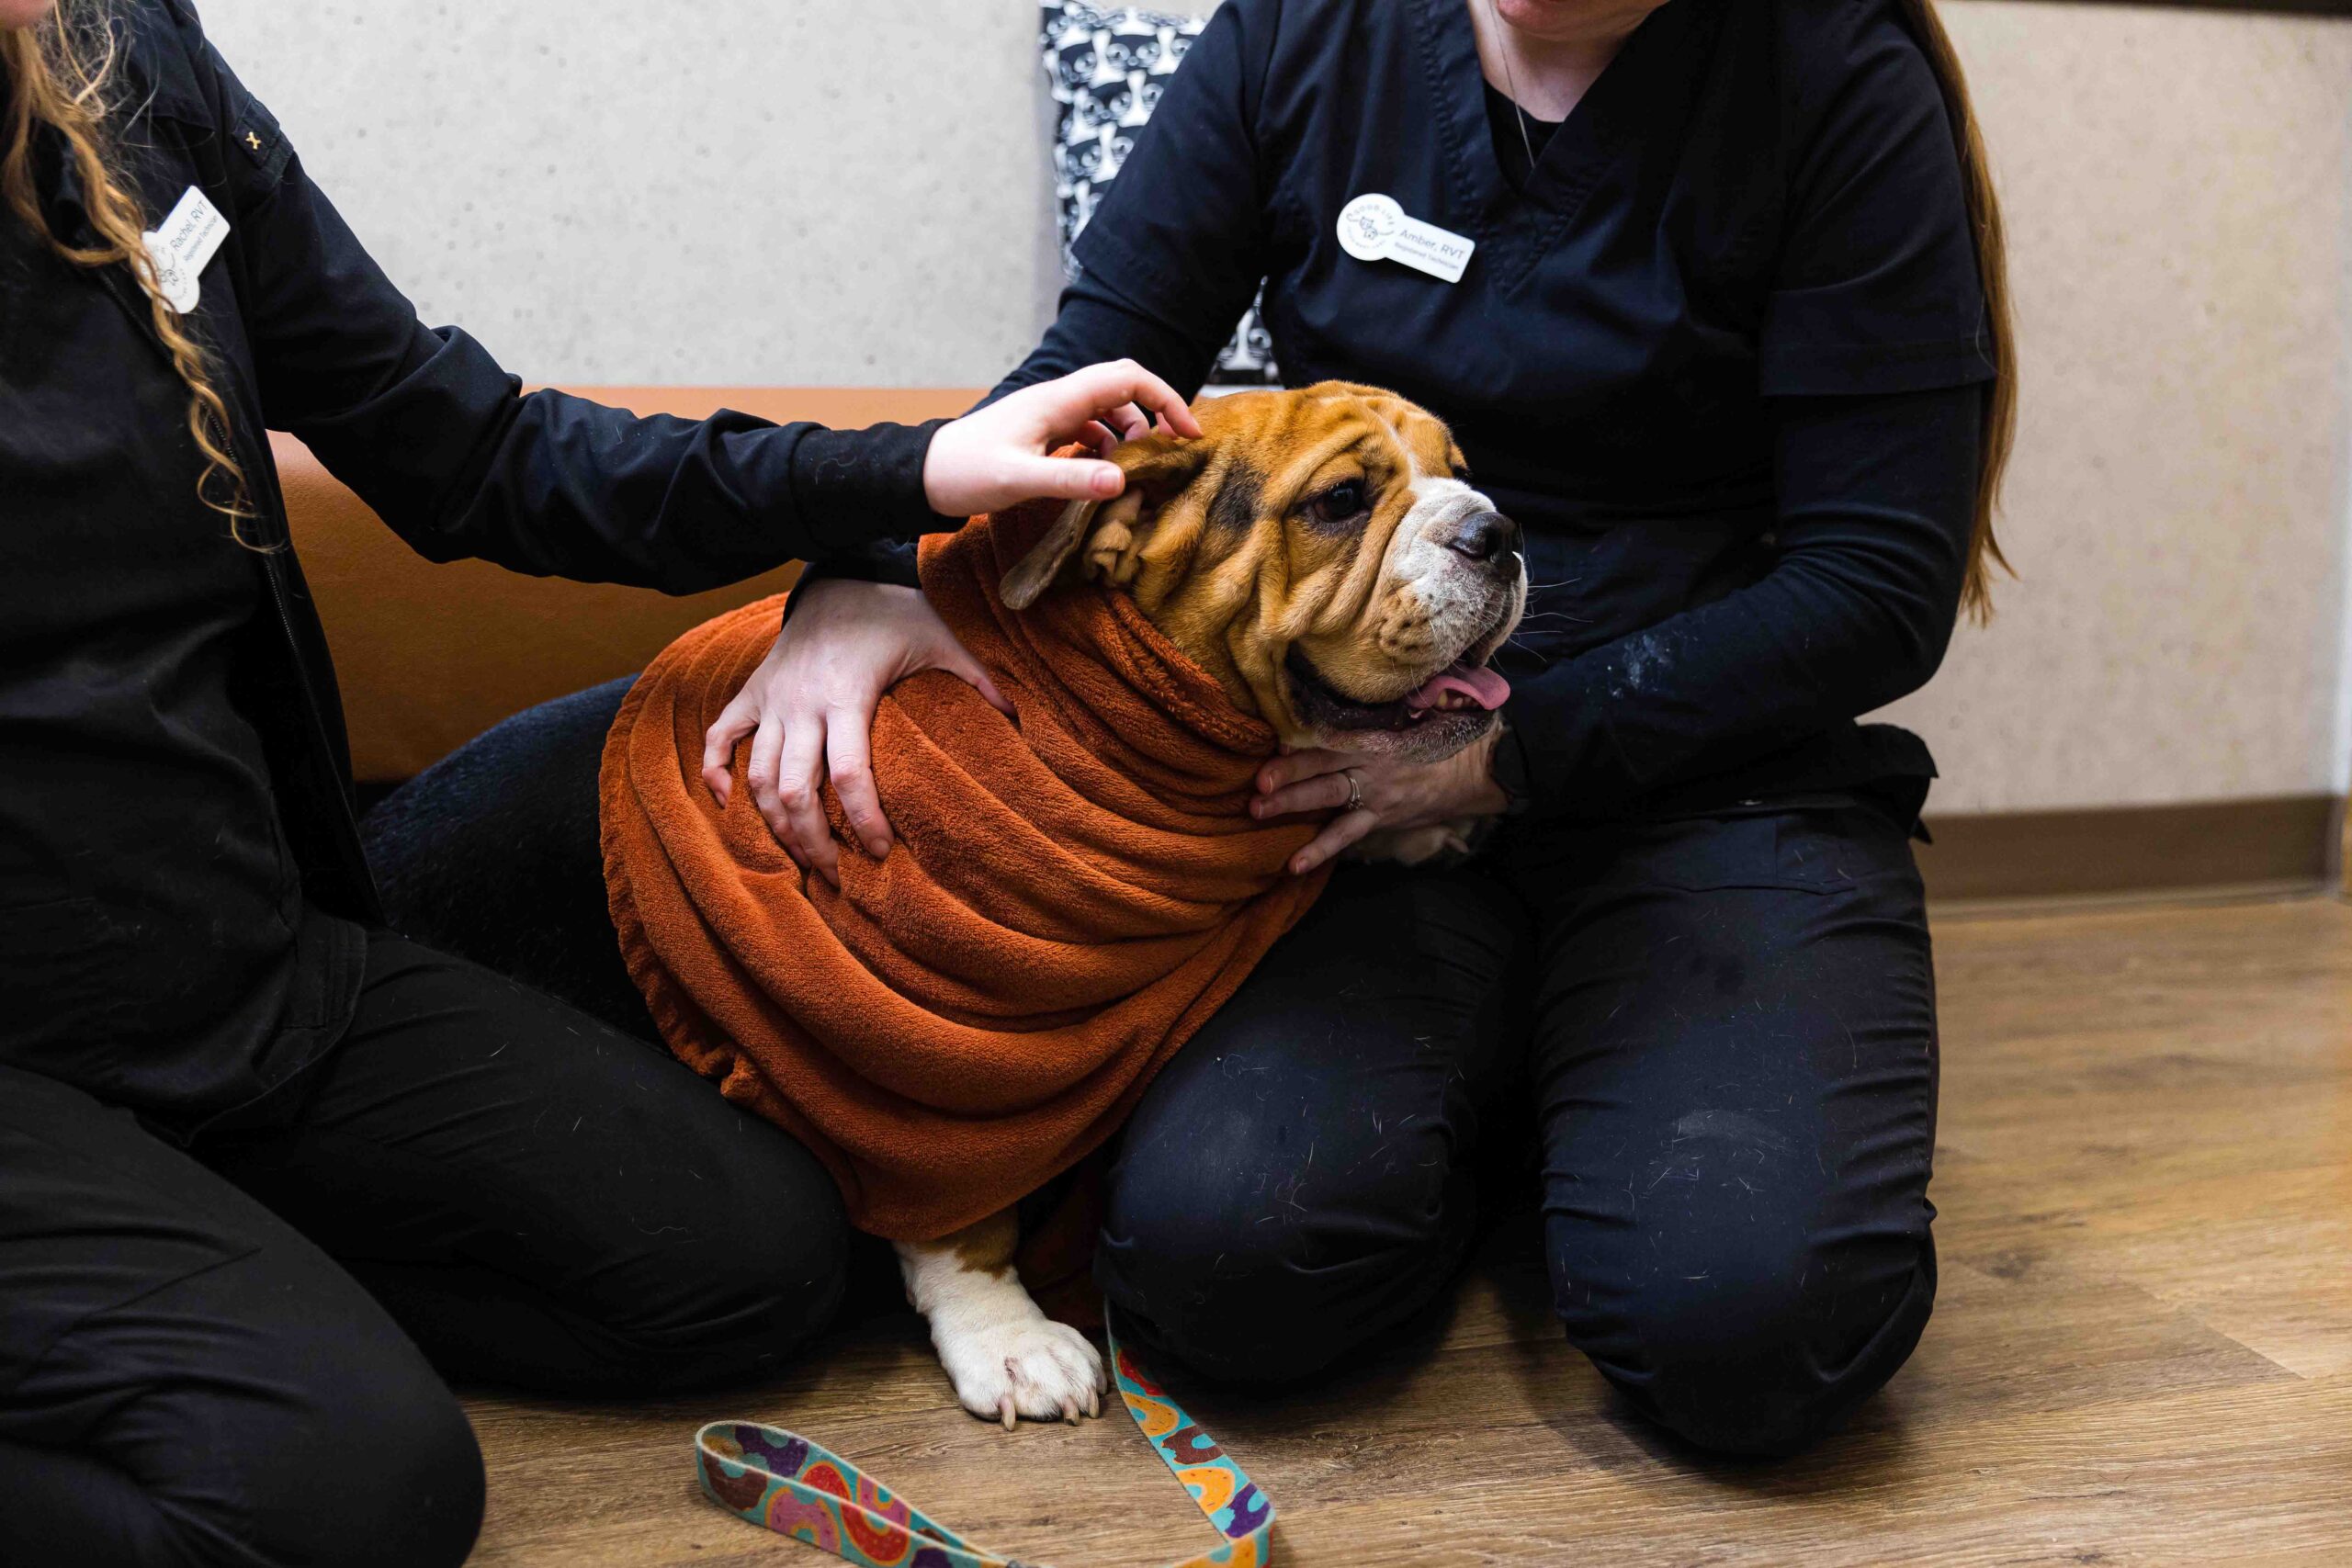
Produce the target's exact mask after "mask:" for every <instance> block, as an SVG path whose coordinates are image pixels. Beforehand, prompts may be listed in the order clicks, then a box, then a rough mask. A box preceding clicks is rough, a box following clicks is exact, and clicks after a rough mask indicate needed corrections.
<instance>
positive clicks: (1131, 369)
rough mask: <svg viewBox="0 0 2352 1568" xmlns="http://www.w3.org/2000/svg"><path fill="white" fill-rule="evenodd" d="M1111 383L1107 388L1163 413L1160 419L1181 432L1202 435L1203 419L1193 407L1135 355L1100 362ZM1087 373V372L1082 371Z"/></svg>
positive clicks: (1165, 425)
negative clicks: (1194, 413) (1134, 356)
mask: <svg viewBox="0 0 2352 1568" xmlns="http://www.w3.org/2000/svg"><path fill="white" fill-rule="evenodd" d="M1093 369H1094V370H1096V371H1098V372H1101V373H1102V374H1103V377H1104V379H1105V381H1106V383H1107V385H1106V386H1105V387H1104V390H1105V391H1106V392H1112V391H1115V393H1116V395H1117V396H1118V397H1119V398H1120V399H1121V400H1125V401H1127V402H1131V403H1134V404H1135V405H1136V406H1137V407H1138V408H1140V409H1142V410H1143V411H1144V412H1147V413H1152V414H1156V415H1158V416H1159V423H1160V424H1161V425H1162V426H1164V427H1165V428H1166V429H1168V430H1169V431H1170V432H1172V433H1173V434H1178V435H1198V434H1200V433H1201V424H1200V421H1198V420H1196V419H1194V418H1193V411H1192V409H1191V408H1190V407H1189V406H1187V405H1186V403H1185V401H1184V400H1183V399H1182V398H1180V397H1178V396H1177V395H1176V389H1175V388H1173V387H1171V386H1170V385H1169V384H1168V383H1167V382H1165V381H1163V380H1161V379H1160V378H1159V377H1157V376H1155V375H1153V374H1152V373H1151V372H1150V371H1148V370H1147V369H1145V368H1144V367H1142V366H1140V365H1138V364H1136V362H1135V361H1134V360H1132V359H1117V360H1113V361H1112V362H1111V363H1110V364H1108V365H1098V366H1095V367H1093ZM1081 374H1083V372H1081Z"/></svg>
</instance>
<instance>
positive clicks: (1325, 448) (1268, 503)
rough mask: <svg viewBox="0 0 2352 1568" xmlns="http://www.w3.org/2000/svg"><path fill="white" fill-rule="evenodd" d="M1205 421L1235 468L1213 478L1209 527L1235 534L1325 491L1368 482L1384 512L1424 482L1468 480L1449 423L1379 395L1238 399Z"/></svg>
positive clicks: (1350, 390)
mask: <svg viewBox="0 0 2352 1568" xmlns="http://www.w3.org/2000/svg"><path fill="white" fill-rule="evenodd" d="M1201 422H1202V425H1203V427H1204V433H1205V434H1207V436H1208V438H1209V439H1211V440H1212V441H1215V442H1216V443H1217V445H1218V446H1219V447H1220V448H1221V450H1222V452H1223V454H1224V457H1225V459H1226V460H1225V461H1224V462H1223V463H1221V464H1219V465H1218V466H1217V471H1216V472H1215V473H1214V474H1213V475H1210V476H1204V477H1208V478H1210V479H1213V481H1214V483H1215V485H1216V495H1215V499H1214V500H1213V502H1211V506H1210V520H1211V521H1212V523H1214V524H1216V525H1222V526H1225V527H1228V528H1237V529H1239V528H1249V527H1252V526H1255V525H1258V524H1259V523H1260V522H1261V521H1262V520H1264V519H1266V518H1268V517H1270V516H1281V515H1284V514H1287V513H1291V512H1293V511H1295V510H1296V509H1297V508H1298V506H1299V504H1300V503H1301V502H1303V501H1304V500H1306V498H1307V497H1308V496H1309V495H1311V494H1312V493H1313V491H1315V490H1316V488H1317V486H1318V485H1323V484H1329V483H1335V482H1345V481H1347V480H1351V479H1352V480H1358V481H1361V482H1362V483H1363V485H1364V486H1365V487H1366V488H1367V490H1368V491H1370V492H1371V493H1370V494H1368V495H1367V496H1366V498H1365V499H1366V500H1367V502H1371V503H1372V505H1373V506H1374V507H1375V508H1376V507H1377V506H1378V504H1379V503H1380V502H1382V501H1385V500H1388V499H1391V498H1395V499H1397V500H1402V499H1404V497H1405V494H1406V493H1407V492H1408V491H1409V490H1410V488H1411V487H1412V486H1413V484H1414V483H1415V482H1417V481H1419V480H1425V479H1442V478H1453V477H1458V475H1459V474H1460V472H1461V457H1460V454H1459V452H1458V451H1457V449H1456V448H1455V447H1454V445H1453V434H1452V433H1451V432H1449V431H1448V430H1447V429H1446V427H1445V423H1444V422H1443V421H1442V420H1440V419H1439V418H1438V417H1437V416H1436V415H1434V414H1432V413H1430V412H1429V411H1428V410H1426V409H1424V408H1422V407H1420V406H1419V404H1417V403H1412V402H1408V401H1407V400H1405V399H1403V398H1400V397H1397V396H1396V395H1395V394H1394V393H1391V392H1385V391H1381V390H1379V389H1375V388H1369V387H1357V386H1353V385H1351V384H1348V383H1345V382H1324V383H1321V384H1319V385H1317V386H1314V387H1308V388H1304V389H1298V390H1295V391H1285V392H1245V393H1237V394H1234V395H1231V396H1227V397H1223V398H1218V399H1216V400H1214V401H1211V402H1209V403H1207V404H1205V405H1204V408H1203V409H1202V411H1201Z"/></svg>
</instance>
